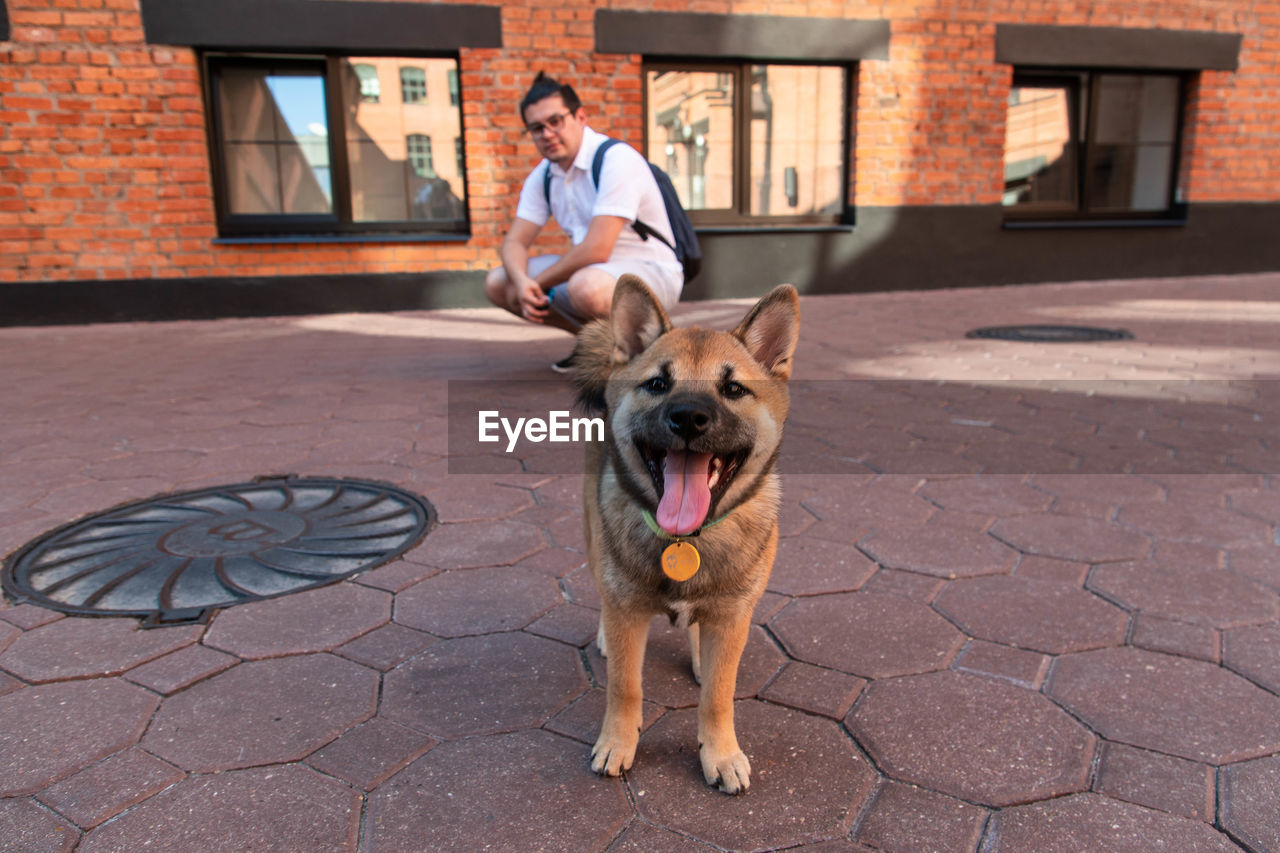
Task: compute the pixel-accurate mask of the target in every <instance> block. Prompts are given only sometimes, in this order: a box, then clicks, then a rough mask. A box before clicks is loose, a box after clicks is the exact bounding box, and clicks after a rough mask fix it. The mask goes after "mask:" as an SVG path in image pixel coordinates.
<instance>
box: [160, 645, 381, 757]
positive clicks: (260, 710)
mask: <svg viewBox="0 0 1280 853" xmlns="http://www.w3.org/2000/svg"><path fill="white" fill-rule="evenodd" d="M377 700H378V674H377V673H376V672H375V671H374V670H372V669H369V668H367V667H363V666H360V665H359V664H356V663H352V662H351V661H348V660H345V659H343V658H339V657H335V656H333V655H327V654H318V655H300V656H298V657H290V658H279V659H276V660H267V661H254V662H250V663H243V664H240V665H239V666H235V667H232V668H231V669H229V670H227V671H226V672H224V673H222V674H221V675H216V676H214V677H213V678H210V679H208V680H207V681H202V682H200V683H199V684H197V685H195V686H194V687H192V688H191V689H189V690H186V691H184V692H182V693H178V694H176V695H174V696H171V697H169V698H168V699H166V700H165V703H164V706H163V707H162V708H161V709H160V712H159V713H158V714H157V715H156V718H155V721H154V722H153V723H152V725H151V728H150V730H149V731H148V732H147V735H146V737H145V738H143V741H142V744H143V747H144V748H146V749H147V750H148V751H150V752H152V753H154V754H155V755H158V756H159V757H161V758H163V759H165V760H166V761H169V762H172V763H174V764H177V765H178V766H179V767H181V768H183V769H184V770H189V771H191V772H193V773H211V772H216V771H219V770H231V769H234V768H240V767H252V766H254V765H257V764H269V763H272V762H278V761H296V760H298V759H300V758H302V757H303V756H305V755H307V754H309V753H311V752H313V751H315V750H316V749H318V748H319V747H320V746H322V745H324V744H325V743H328V742H329V741H331V740H333V739H334V738H335V737H337V736H338V735H340V734H341V733H342V732H344V731H346V730H347V729H349V728H351V727H352V726H354V725H356V724H357V723H360V722H362V721H364V720H366V719H368V718H369V717H371V716H372V715H373V712H374V710H375V709H376V707H377Z"/></svg>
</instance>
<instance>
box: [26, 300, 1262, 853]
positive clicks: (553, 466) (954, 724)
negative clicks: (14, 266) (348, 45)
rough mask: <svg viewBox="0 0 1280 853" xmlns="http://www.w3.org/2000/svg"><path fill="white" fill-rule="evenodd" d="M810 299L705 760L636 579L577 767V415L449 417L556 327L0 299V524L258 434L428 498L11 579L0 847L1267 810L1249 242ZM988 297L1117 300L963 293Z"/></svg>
mask: <svg viewBox="0 0 1280 853" xmlns="http://www.w3.org/2000/svg"><path fill="white" fill-rule="evenodd" d="M762 289H763V287H762ZM743 305H744V303H743V302H741V301H739V302H734V303H731V304H727V303H700V304H691V305H685V306H682V307H681V308H680V309H679V312H678V314H679V316H681V317H684V318H686V319H688V320H696V321H699V322H705V323H709V324H712V325H720V326H722V327H723V326H725V325H728V324H729V323H730V322H732V321H734V320H736V318H737V317H738V316H739V315H740V314H741V312H742V311H743ZM802 308H803V312H804V321H803V334H802V344H801V347H800V350H799V353H798V356H797V373H796V377H795V381H794V382H793V389H792V391H793V418H792V422H791V425H790V430H789V432H788V440H787V445H786V448H785V452H784V454H783V458H782V460H781V463H780V468H781V470H782V472H783V475H784V488H785V496H784V507H783V511H782V534H783V538H782V541H781V544H780V547H779V556H778V561H777V566H776V568H775V572H774V576H773V578H772V581H771V583H770V586H769V591H768V592H767V593H766V594H765V596H764V598H763V599H762V600H761V602H760V605H759V606H758V607H757V610H756V614H755V623H756V624H755V626H754V627H753V629H752V634H751V638H750V641H749V643H748V647H747V651H746V653H745V655H744V658H743V664H742V670H741V677H740V679H739V685H738V693H737V695H738V705H737V717H738V729H739V736H740V738H741V740H742V743H743V746H744V748H745V750H746V751H747V753H748V754H749V755H750V756H751V761H752V765H753V768H754V770H755V773H754V776H753V780H752V786H751V789H750V791H749V792H748V793H746V794H745V795H743V796H740V797H736V798H729V797H725V796H724V795H722V794H719V793H717V792H715V791H713V790H711V789H709V788H708V787H707V786H706V785H705V784H704V783H703V782H702V780H701V778H700V773H699V770H698V763H697V758H696V746H695V742H694V741H695V739H694V732H695V723H696V720H695V713H696V712H695V710H694V707H695V705H696V701H697V690H696V687H695V685H694V684H693V682H692V679H691V677H690V675H689V672H688V667H687V658H686V652H685V650H684V648H683V640H682V637H681V635H680V634H679V633H678V632H676V631H674V630H673V629H671V628H669V626H667V625H666V624H665V622H664V621H663V620H655V623H654V625H653V628H652V631H651V641H650V651H649V655H648V657H647V660H646V675H645V686H646V698H647V700H648V702H647V703H646V706H645V712H646V713H645V719H644V726H645V731H644V734H643V735H642V737H641V740H640V747H639V752H638V756H637V764H636V766H635V767H634V768H633V770H632V771H631V772H630V773H628V774H627V775H626V776H625V777H624V778H622V779H602V778H597V777H596V776H594V775H593V774H592V773H591V772H590V770H589V768H588V755H587V753H588V749H589V744H590V743H591V742H592V741H593V740H594V737H595V733H596V727H597V726H598V724H599V720H600V716H601V713H602V711H603V690H602V687H603V685H604V683H605V673H604V661H603V659H602V658H601V657H600V655H599V653H598V651H597V650H596V649H595V648H594V642H593V641H594V637H595V629H596V620H597V614H598V608H599V598H598V596H597V594H596V593H595V590H594V588H593V584H592V581H591V578H590V575H589V573H588V572H587V570H586V569H585V567H584V559H585V558H584V554H583V543H582V532H581V524H582V518H581V508H580V506H579V502H580V500H581V481H580V480H581V478H580V467H579V468H578V469H577V471H575V470H573V469H574V465H575V462H574V461H573V459H574V458H575V455H574V454H566V453H563V452H561V451H556V450H552V451H548V449H547V447H546V446H543V447H534V448H533V449H532V450H528V451H526V450H525V449H524V448H522V449H521V450H520V451H518V452H517V453H516V454H513V455H511V456H508V457H505V458H504V454H501V453H498V454H496V455H495V457H494V458H493V459H490V460H488V461H489V462H492V463H495V467H493V468H492V469H491V470H492V471H493V473H487V474H477V473H469V471H470V470H471V469H470V468H468V465H469V464H470V462H469V461H468V459H469V457H467V456H466V455H465V454H457V453H456V447H455V448H454V450H455V454H452V455H451V454H450V449H451V436H450V434H449V427H450V426H451V423H450V414H449V409H448V401H449V395H450V391H449V384H448V382H447V381H446V380H516V381H519V382H524V381H526V380H527V381H530V382H535V381H536V382H543V383H547V384H548V385H549V386H550V387H553V388H558V387H561V385H557V384H555V383H559V382H560V380H558V379H555V378H554V377H553V375H552V374H550V371H549V370H548V368H547V365H548V364H549V363H550V362H551V361H553V360H555V359H556V358H559V357H560V356H562V355H563V354H564V352H565V350H566V348H567V346H568V344H567V339H566V338H564V337H562V336H558V335H556V334H553V333H549V332H546V331H542V330H537V329H531V328H524V327H521V326H519V325H517V324H516V323H514V322H510V321H508V320H506V319H504V318H502V317H500V316H498V315H497V314H496V313H495V312H491V311H484V310H467V311H441V312H416V313H400V314H389V315H360V316H356V315H344V316H329V317H298V318H270V319H254V320H223V321H217V322H198V323H165V324H155V325H128V324H124V325H100V326H85V327H60V328H43V329H32V328H11V329H0V365H3V368H2V369H0V392H3V394H4V399H5V401H6V402H5V405H4V406H3V407H0V484H3V489H0V553H2V554H9V553H12V552H13V551H15V550H16V549H17V548H19V547H20V546H21V545H23V544H25V543H26V542H27V541H29V540H31V539H33V538H34V537H36V536H38V535H40V534H41V533H44V532H46V531H48V530H51V529H53V528H55V527H58V526H59V525H62V524H65V523H67V522H68V521H71V520H73V519H75V518H77V517H79V516H82V515H84V514H87V513H92V512H97V511H100V510H104V509H107V508H109V507H111V506H114V505H117V504H120V503H123V502H128V501H133V500H138V499H143V498H147V497H151V496H153V495H157V494H162V493H168V492H176V491H183V490H189V489H196V488H202V487H207V486H211V485H217V484H230V483H239V482H247V481H249V480H252V479H253V478H255V477H258V476H263V475H280V474H288V473H294V474H299V475H308V476H330V477H353V478H364V479H370V480H376V481H380V482H388V483H394V484H396V485H398V486H400V487H402V488H406V489H409V490H411V491H414V492H417V493H419V494H421V495H423V496H424V497H426V498H427V499H428V500H429V501H431V503H432V504H433V506H434V507H435V508H436V510H437V512H438V516H439V522H440V523H439V525H438V526H437V527H436V528H435V529H434V530H433V531H432V532H431V533H430V534H429V535H428V536H427V537H426V538H425V539H424V540H423V541H422V543H421V544H420V545H418V546H417V547H416V548H415V549H413V550H412V551H410V552H408V553H407V554H405V555H403V557H401V558H399V559H397V560H395V561H393V562H391V563H388V564H387V565H385V566H382V567H380V568H376V569H374V570H371V571H367V572H365V573H363V574H360V575H357V576H355V577H352V578H349V579H347V580H344V581H341V582H339V583H337V584H335V585H331V586H328V587H323V588H320V589H315V590H311V591H306V592H301V593H298V594H295V595H292V596H286V597H283V598H278V599H270V600H265V601H260V602H255V603H251V604H245V605H240V606H238V607H234V608H229V609H227V610H224V611H221V612H219V613H217V614H216V615H215V616H214V618H213V620H212V621H211V623H210V624H209V625H207V626H194V627H192V626H185V627H170V628H160V629H154V630H140V629H139V628H138V625H137V620H134V619H127V618H107V619H101V618H87V617H71V616H63V615H61V614H59V613H56V612H53V611H50V610H45V609H43V608H40V607H37V606H34V605H31V604H16V603H12V602H4V603H0V850H15V851H22V853H39V852H40V851H54V850H80V851H124V850H136V849H156V850H175V851H176V850H183V851H188V850H199V851H202V853H203V851H221V850H226V851H243V850H249V849H271V850H281V851H299V852H300V853H320V851H418V850H476V849H496V850H520V851H525V850H557V851H558V850H565V851H605V850H608V851H614V853H620V851H630V850H645V851H704V850H706V851H710V850H775V849H804V850H815V851H817V850H825V851H870V850H879V851H908V853H915V851H946V853H951V851H955V853H977V851H983V853H997V851H1006V850H1008V851H1018V853H1025V851H1031V850H1035V851H1053V850H1081V849H1089V850H1106V851H1112V853H1128V851H1133V852H1134V853H1146V851H1149V850H1153V849H1169V850H1195V851H1199V850H1205V851H1230V850H1237V851H1238V850H1245V851H1250V853H1262V851H1280V821H1278V819H1277V815H1280V663H1278V662H1277V661H1280V657H1278V656H1280V547H1278V542H1280V540H1278V539H1277V536H1278V535H1280V531H1278V527H1280V444H1278V440H1277V436H1280V423H1278V422H1280V385H1277V383H1276V381H1275V380H1276V379H1278V378H1280V275H1256V276H1239V277H1226V278H1204V279H1174V280H1162V281H1122V282H1098V283H1077V284H1067V285H1052V286H1038V287H1013V288H1003V289H989V290H969V291H941V292H930V293H901V294H870V295H851V296H828V297H806V298H805V299H804V300H803V303H802ZM1004 323H1083V324H1095V325H1111V326H1123V327H1125V328H1128V329H1130V330H1131V331H1132V332H1133V333H1134V335H1135V339H1134V340H1132V341H1120V342H1110V343H1101V344H1052V345H1050V344H1028V343H1009V342H999V341H989V340H983V341H978V340H970V339H966V338H965V336H964V333H965V331H967V330H968V329H972V328H976V327H978V326H987V325H995V324H1004ZM495 387H500V386H495ZM566 400H567V396H566ZM495 402H497V403H499V405H500V404H501V401H495ZM470 461H471V462H474V461H475V460H470ZM557 466H558V467H557ZM535 469H537V470H543V471H550V472H551V473H542V474H532V473H522V472H523V471H524V470H535Z"/></svg>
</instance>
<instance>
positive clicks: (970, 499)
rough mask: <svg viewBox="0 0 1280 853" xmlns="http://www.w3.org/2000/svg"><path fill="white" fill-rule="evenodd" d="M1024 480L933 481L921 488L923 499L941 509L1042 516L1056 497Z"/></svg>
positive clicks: (1000, 477) (1003, 476)
mask: <svg viewBox="0 0 1280 853" xmlns="http://www.w3.org/2000/svg"><path fill="white" fill-rule="evenodd" d="M1022 480H1023V478H1022V477H1021V476H1011V475H1007V474H985V475H979V476H977V477H961V478H956V479H953V480H932V481H930V482H928V483H925V484H924V486H922V487H921V488H920V492H919V494H920V496H921V497H923V498H928V499H929V500H931V501H933V502H934V503H936V504H938V505H939V506H944V507H946V508H948V509H959V510H964V511H965V512H981V513H988V514H990V515H1017V514H1018V513H1023V512H1042V511H1044V510H1045V509H1048V507H1049V504H1051V503H1053V496H1052V495H1048V494H1045V493H1044V492H1042V491H1040V490H1039V489H1033V488H1031V487H1030V486H1028V485H1027V484H1026V483H1024V482H1023V481H1022Z"/></svg>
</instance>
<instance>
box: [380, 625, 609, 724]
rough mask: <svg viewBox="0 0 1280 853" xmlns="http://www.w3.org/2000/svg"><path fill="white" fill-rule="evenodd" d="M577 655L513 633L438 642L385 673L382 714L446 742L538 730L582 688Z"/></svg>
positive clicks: (549, 641) (559, 646)
mask: <svg viewBox="0 0 1280 853" xmlns="http://www.w3.org/2000/svg"><path fill="white" fill-rule="evenodd" d="M586 687H587V683H586V679H585V678H584V677H583V674H582V666H581V664H580V663H579V661H578V655H577V651H576V650H575V649H572V648H570V647H569V646H566V645H563V644H561V643H557V642H555V641H553V640H544V639H542V638H541V637H534V636H532V635H529V634H523V633H519V632H515V633H507V634H487V635H484V636H480V637H463V638H461V639H457V640H444V641H443V642H440V643H436V644H435V645H434V646H431V647H429V648H427V649H426V650H425V651H423V652H421V653H420V654H418V655H417V656H416V657H413V658H410V659H409V660H407V661H405V662H404V663H403V664H401V665H400V666H399V667H397V668H396V669H394V670H392V671H391V672H389V673H387V675H386V676H385V678H384V682H383V698H382V716H384V717H386V718H388V719H390V720H393V721H395V722H398V723H401V724H402V725H406V726H409V727H410V728H414V729H418V730H419V731H423V732H426V733H427V734H430V735H433V736H436V737H440V738H452V737H461V736H463V735H470V734H482V733H488V732H499V731H510V730H513V729H518V728H523V727H527V726H537V725H540V724H541V723H543V722H544V721H545V720H546V719H547V718H548V717H550V716H551V715H552V714H554V713H555V712H556V711H558V710H559V709H560V708H563V707H564V706H565V705H567V704H568V703H569V701H570V700H572V699H573V698H574V697H576V696H578V695H579V694H581V693H582V692H583V691H584V690H586Z"/></svg>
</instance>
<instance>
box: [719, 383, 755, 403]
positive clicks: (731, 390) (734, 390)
mask: <svg viewBox="0 0 1280 853" xmlns="http://www.w3.org/2000/svg"><path fill="white" fill-rule="evenodd" d="M720 393H721V394H723V395H724V396H726V397H728V398H729V399H730V400H738V399H741V398H742V397H745V396H747V394H748V393H750V392H748V391H747V388H746V386H745V385H743V384H742V383H741V382H732V381H730V382H726V383H724V387H723V388H721V389H720Z"/></svg>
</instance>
